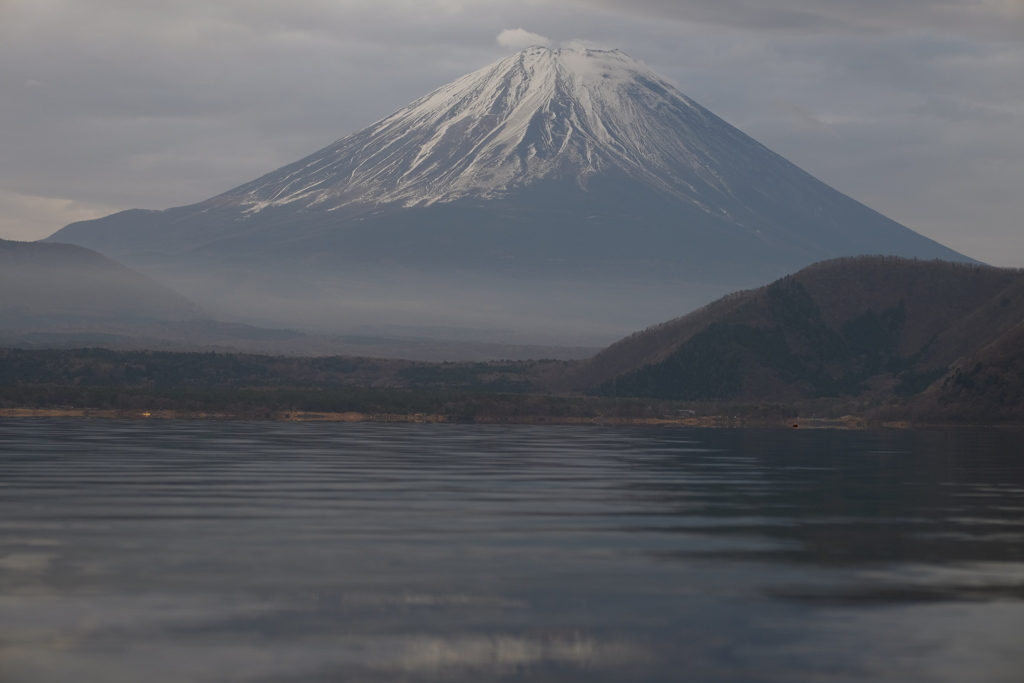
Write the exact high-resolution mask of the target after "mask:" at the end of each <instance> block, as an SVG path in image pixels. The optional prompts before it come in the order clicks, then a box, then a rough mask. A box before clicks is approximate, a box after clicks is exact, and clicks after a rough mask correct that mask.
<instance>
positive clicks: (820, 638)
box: [0, 419, 1024, 683]
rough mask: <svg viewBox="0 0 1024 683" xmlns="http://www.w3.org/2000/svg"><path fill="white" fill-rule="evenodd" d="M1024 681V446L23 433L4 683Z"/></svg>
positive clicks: (552, 436)
mask: <svg viewBox="0 0 1024 683" xmlns="http://www.w3.org/2000/svg"><path fill="white" fill-rule="evenodd" d="M527 679H528V680H530V681H588V682H589V681H626V680H630V681H633V680H635V681H680V680H687V681H716V682H717V681H726V682H738V681H758V682H760V681H779V682H780V683H781V682H786V683H794V682H803V681H816V682H817V681H829V682H835V681H876V682H877V681H892V682H894V683H896V682H899V683H908V682H916V681H922V682H923V681H928V682H933V681H937V682H944V681H949V682H951V683H952V682H957V683H960V682H963V681H972V682H975V683H977V682H988V681H1000V682H1001V681H1006V682H1011V681H1012V682H1014V683H1019V682H1020V681H1022V680H1024V432H1020V431H1012V430H1005V431H998V430H980V429H979V430H957V431H831V430H792V431H784V430H774V431H772V430H763V431H762V430H699V429H656V428H600V427H532V426H473V425H444V424H441V425H381V424H309V423H306V424H303V423H298V424H294V423H290V424H282V423H260V422H186V421H180V422H157V421H152V422H146V421H102V420H95V421H90V420H59V419H23V420H7V421H2V422H0V680H2V681H4V682H5V683H21V682H32V683H36V682H50V681H61V682H65V681H75V682H76V683H88V682H93V681H95V682H102V683H120V682H122V681H125V682H128V681H131V682H132V683H135V682H137V681H146V682H147V683H163V682H165V681H166V682H171V681H173V682H175V683H177V682H181V681H245V682H250V681H252V682H270V681H314V682H319V681H324V682H326V681H420V680H424V681H433V680H444V681H474V682H476V681H512V680H527Z"/></svg>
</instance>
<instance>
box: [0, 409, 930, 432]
mask: <svg viewBox="0 0 1024 683" xmlns="http://www.w3.org/2000/svg"><path fill="white" fill-rule="evenodd" d="M25 418H75V419H93V420H204V421H211V422H216V421H250V422H348V423H355V422H370V423H381V424H384V423H394V424H494V425H513V424H521V425H596V426H607V427H620V426H621V427H625V426H651V427H698V428H705V429H728V428H742V427H750V428H774V429H842V430H861V429H872V428H882V429H913V428H914V427H915V425H914V424H912V423H910V422H908V421H890V422H878V423H872V422H869V421H868V420H867V419H865V418H862V417H856V416H844V417H842V418H835V419H825V418H792V419H785V420H782V419H772V420H764V419H760V420H759V419H755V418H744V417H735V416H726V415H707V416H699V417H679V418H669V417H613V416H608V417H600V416H597V417H560V416H548V415H519V416H512V417H504V418H498V417H488V416H477V417H475V418H474V419H473V420H472V421H462V420H458V419H452V417H451V416H448V415H440V414H434V413H360V412H344V413H332V412H307V411H301V412H268V413H231V412H215V411H205V412H200V411H188V410H153V411H145V410H117V409H94V408H0V419H25ZM916 426H923V425H916Z"/></svg>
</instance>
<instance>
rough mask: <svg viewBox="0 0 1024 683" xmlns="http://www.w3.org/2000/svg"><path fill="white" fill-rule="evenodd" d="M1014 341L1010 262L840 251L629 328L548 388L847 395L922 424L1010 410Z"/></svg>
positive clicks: (1023, 297)
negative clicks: (896, 408)
mask: <svg viewBox="0 0 1024 683" xmlns="http://www.w3.org/2000/svg"><path fill="white" fill-rule="evenodd" d="M1022 341H1024V270H1016V269H1006V268H993V267H989V266H981V265H971V264H964V263H951V262H943V261H917V260H910V259H901V258H896V257H859V258H845V259H838V260H832V261H827V262H824V263H818V264H815V265H813V266H810V267H808V268H805V269H803V270H801V271H800V272H798V273H796V274H794V275H790V276H787V277H784V278H782V279H780V280H777V281H776V282H773V283H772V284H770V285H768V286H765V287H761V288H759V289H756V290H749V291H742V292H737V293H735V294H732V295H730V296H727V297H724V298H722V299H720V300H718V301H716V302H714V303H712V304H710V305H708V306H706V307H704V308H702V309H699V310H697V311H694V312H692V313H690V314H688V315H686V316H683V317H681V318H678V319H675V320H671V321H668V322H665V323H662V324H660V325H656V326H653V327H651V328H649V329H647V330H644V331H642V332H637V333H635V334H633V335H631V336H630V337H627V338H625V339H623V340H621V341H619V342H617V343H615V344H613V345H612V346H610V347H609V348H607V349H605V350H604V351H602V352H601V353H599V354H597V355H596V356H594V357H593V358H592V359H590V360H587V361H584V362H583V363H581V364H580V365H578V366H575V367H574V368H573V369H572V370H571V371H570V372H569V373H568V374H567V376H566V377H565V378H564V380H563V381H564V382H565V384H563V385H562V386H563V387H574V388H576V389H579V390H590V391H593V392H596V393H598V394H601V395H608V396H622V397H649V398H657V399H663V400H699V401H708V400H728V401H738V402H748V403H749V402H758V401H774V402H783V403H792V402H799V401H806V400H810V399H820V398H824V397H847V398H859V399H861V400H862V403H863V406H865V407H870V408H872V409H879V408H881V407H883V406H885V405H892V404H900V403H902V404H909V405H910V406H911V407H912V408H913V410H916V411H917V412H918V413H920V414H922V415H924V414H927V415H928V416H929V417H931V418H933V419H937V418H941V419H944V420H951V421H957V420H961V421H962V420H963V419H964V418H965V416H970V418H971V419H973V420H975V421H978V420H982V419H983V418H985V417H986V416H987V417H988V419H1010V418H1011V417H1012V418H1013V419H1024V411H1022V409H1024V343H1021V342H1022ZM914 406H916V407H914Z"/></svg>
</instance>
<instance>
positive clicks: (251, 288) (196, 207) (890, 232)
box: [48, 47, 970, 343]
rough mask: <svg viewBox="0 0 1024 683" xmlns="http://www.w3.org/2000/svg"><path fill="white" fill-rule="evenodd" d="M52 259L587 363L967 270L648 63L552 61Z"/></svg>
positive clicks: (479, 78)
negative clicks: (663, 324) (721, 321)
mask: <svg viewBox="0 0 1024 683" xmlns="http://www.w3.org/2000/svg"><path fill="white" fill-rule="evenodd" d="M48 240H49V241H59V242H70V243H73V244H78V245H81V246H85V247H88V248H91V249H94V250H97V251H99V252H101V253H103V254H106V255H108V256H111V257H113V258H116V259H118V260H120V261H122V262H124V263H127V264H128V265H131V266H133V267H136V268H140V269H142V270H144V271H146V272H147V274H149V275H152V276H154V277H156V278H157V279H159V280H163V281H164V282H166V283H168V284H171V285H172V286H175V287H177V288H178V289H179V290H180V291H183V293H185V294H187V295H188V296H190V297H192V298H194V299H197V300H199V301H200V302H201V303H202V304H204V305H206V306H207V307H209V308H212V309H214V310H218V309H219V310H221V311H225V312H228V313H233V314H235V315H236V316H238V317H241V318H247V319H249V320H259V321H260V322H268V320H265V319H266V318H268V317H269V318H270V319H271V321H273V322H275V323H278V324H280V323H284V324H291V325H295V324H303V323H305V324H307V325H309V326H313V327H317V326H319V327H321V328H325V329H326V328H332V329H334V330H341V329H347V330H356V329H361V330H369V329H373V330H382V329H392V330H406V331H413V332H415V331H416V330H423V329H426V328H427V327H440V328H444V329H448V330H453V329H456V328H458V329H472V330H476V331H477V332H480V331H481V330H491V331H492V332H493V334H495V335H497V336H504V337H505V338H509V337H508V336H507V335H511V337H512V338H520V339H526V338H529V339H530V340H532V341H536V340H537V339H538V337H546V339H545V340H546V341H552V340H556V339H560V340H566V341H569V340H571V341H572V342H575V343H579V342H587V341H589V342H600V341H603V340H610V339H613V338H615V337H616V336H617V335H619V334H621V333H622V332H624V331H629V330H631V329H635V328H636V327H638V326H643V325H646V324H650V323H653V322H657V321H659V320H662V319H664V318H666V317H674V316H676V315H679V314H681V313H684V312H686V311H687V310H689V309H690V308H693V307H694V306H696V305H699V304H701V303H704V302H706V301H709V300H711V299H713V298H716V297H717V296H718V295H720V294H722V293H724V292H726V291H730V290H732V289H736V288H739V287H745V286H752V285H759V284H763V283H764V282H767V281H768V280H770V279H772V278H775V277H777V276H780V275H783V274H785V273H788V272H792V271H794V270H797V269H799V268H801V267H804V266H806V265H808V264H810V263H812V262H814V261H818V260H822V259H826V258H833V257H837V256H853V255H860V254H890V255H897V256H906V257H916V258H923V259H931V258H941V259H947V260H958V261H969V260H970V259H968V258H966V257H964V256H962V255H960V254H958V253H956V252H954V251H952V250H950V249H948V248H946V247H944V246H942V245H940V244H938V243H936V242H934V241H932V240H930V239H928V238H926V237H924V236H922V235H919V234H917V233H915V232H913V231H911V230H910V229H908V228H906V227H904V226H902V225H900V224H898V223H896V222H894V221H892V220H890V219H888V218H886V217H884V216H882V215H881V214H879V213H877V212H875V211H873V210H871V209H869V208H868V207H866V206H864V205H862V204H860V203H858V202H857V201H855V200H853V199H851V198H850V197H847V196H846V195H843V194H842V193H840V192H838V191H836V190H834V189H832V188H831V187H829V186H827V185H825V184H824V183H822V182H820V181H818V180H816V179H815V178H813V177H812V176H810V175H809V174H807V173H806V172H804V171H802V170H801V169H799V168H798V167H796V166H795V165H793V164H792V163H790V162H788V161H786V160H785V159H783V158H782V157H781V156H779V155H778V154H775V153H774V152H772V151H771V150H769V149H767V148H766V147H764V146H763V145H761V144H760V143H758V142H756V141H755V140H753V139H751V138H750V137H748V136H747V135H745V134H744V133H742V132H740V131H739V130H737V129H736V128H734V127H733V126H731V125H729V124H728V123H726V122H725V121H723V120H722V119H720V118H718V117H717V116H715V115H714V114H712V113H711V112H710V111H708V110H707V109H704V108H703V107H701V106H700V105H699V104H697V103H696V102H694V101H693V100H691V99H689V98H688V97H686V96H685V95H683V94H682V93H681V92H679V91H678V90H677V89H676V88H675V86H673V85H672V84H671V83H669V82H668V81H666V80H665V79H663V78H661V77H659V76H658V75H657V74H655V73H654V72H653V71H651V70H650V69H649V68H648V67H647V66H646V65H644V64H643V63H642V62H639V61H637V60H634V59H632V58H630V57H628V56H627V55H625V54H623V53H622V52H620V51H617V50H611V51H606V50H589V49H548V48H544V47H532V48H529V49H526V50H524V51H522V52H519V53H517V54H514V55H511V56H509V57H506V58H504V59H502V60H500V61H498V62H495V63H494V64H491V65H490V66H487V67H485V68H483V69H481V70H479V71H476V72H474V73H471V74H469V75H466V76H463V77H462V78H459V79H457V80H455V81H453V82H452V83H450V84H448V85H445V86H443V87H441V88H439V89H437V90H435V91H434V92H432V93H430V94H428V95H426V96H425V97H423V98H421V99H419V100H417V101H415V102H413V103H412V104H410V105H409V106H407V107H405V108H404V109H401V110H400V111H398V112H395V113H394V114H392V115H390V116H388V117H386V118H384V119H382V120H381V121H379V122H377V123H375V124H373V125H371V126H369V127H368V128H365V129H364V130H361V131H359V132H356V133H353V134H351V135H348V136H346V137H343V138H341V139H340V140H338V141H337V142H335V143H333V144H331V145H329V146H328V147H325V148H324V149H322V150H320V151H318V152H315V153H313V154H311V155H310V156H308V157H306V158H304V159H301V160H299V161H297V162H295V163H292V164H289V165H287V166H284V167H282V168H280V169H278V170H276V171H272V172H271V173H268V174H267V175H265V176H263V177H261V178H258V179H257V180H254V181H252V182H250V183H247V184H245V185H242V186H240V187H238V188H235V189H233V190H230V191H228V192H226V193H224V194H222V195H219V196H216V197H213V198H211V199H208V200H206V201H203V202H200V203H198V204H193V205H190V206H184V207H177V208H172V209H167V210H165V211H142V210H130V211H124V212H121V213H118V214H114V215H112V216H108V217H106V218H101V219H98V220H93V221H83V222H79V223H73V224H71V225H69V226H67V227H65V228H63V229H62V230H59V231H58V232H56V233H55V234H54V235H52V236H51V237H50V238H48ZM416 333H417V334H418V332H416Z"/></svg>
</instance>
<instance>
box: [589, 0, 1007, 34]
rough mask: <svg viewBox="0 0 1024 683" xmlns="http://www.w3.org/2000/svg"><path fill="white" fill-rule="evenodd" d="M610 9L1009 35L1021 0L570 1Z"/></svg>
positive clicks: (776, 25) (765, 23) (726, 21)
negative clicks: (893, 0)
mask: <svg viewBox="0 0 1024 683" xmlns="http://www.w3.org/2000/svg"><path fill="white" fill-rule="evenodd" d="M571 1H572V2H575V3H577V4H580V5H584V6H587V7H594V8H600V9H605V10H611V11H633V12H643V13H646V14H649V15H652V16H657V17H661V18H666V19H672V20H676V21H683V22H704V23H710V24H719V25H722V26H732V27H740V28H747V29H754V30H758V31H763V30H766V29H774V30H783V31H787V32H808V31H831V32H835V31H842V32H888V31H894V30H911V29H942V30H946V31H951V32H954V33H958V34H964V33H966V34H970V35H975V36H984V37H993V38H994V37H999V38H1003V39H1014V38H1018V37H1020V36H1021V34H1022V33H1024V2H1021V0H900V1H899V2H892V1H891V0H858V1H857V2H850V1H849V0H571Z"/></svg>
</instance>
